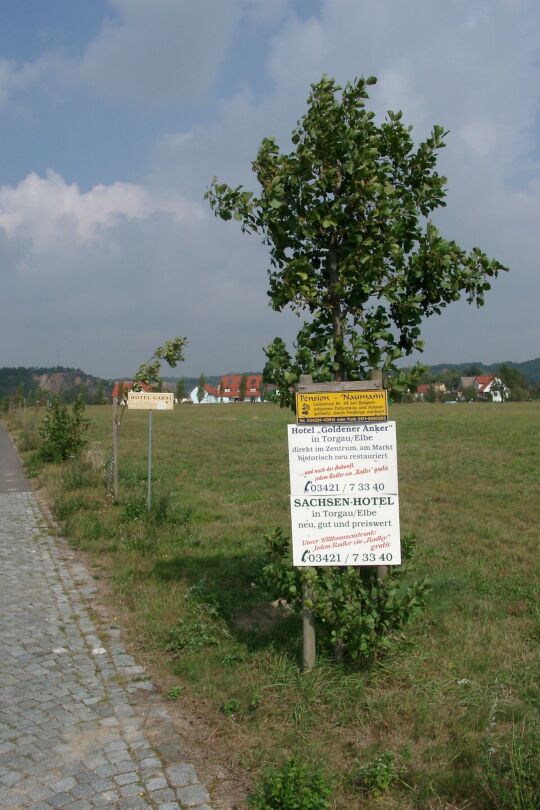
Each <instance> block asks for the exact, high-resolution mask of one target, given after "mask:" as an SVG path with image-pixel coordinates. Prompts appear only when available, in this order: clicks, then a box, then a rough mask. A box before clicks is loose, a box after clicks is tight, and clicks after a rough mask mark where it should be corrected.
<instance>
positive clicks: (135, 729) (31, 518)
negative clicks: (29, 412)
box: [0, 427, 211, 810]
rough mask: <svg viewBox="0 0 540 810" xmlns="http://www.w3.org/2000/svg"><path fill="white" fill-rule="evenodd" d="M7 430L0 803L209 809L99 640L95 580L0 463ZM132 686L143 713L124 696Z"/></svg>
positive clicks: (134, 679)
mask: <svg viewBox="0 0 540 810" xmlns="http://www.w3.org/2000/svg"><path fill="white" fill-rule="evenodd" d="M2 433H4V431H3V428H1V427H0V434H2ZM6 438H7V437H6V436H5V433H4V435H3V436H1V435H0V453H2V455H3V456H4V461H3V467H2V465H0V472H1V475H2V477H3V479H4V483H5V481H8V482H9V486H5V485H4V486H1V483H2V482H0V807H1V808H2V810H14V809H15V808H32V809H33V810H49V808H57V807H64V808H67V809H68V810H90V808H97V807H111V808H117V810H138V808H159V810H173V809H174V810H176V808H192V810H211V809H210V806H209V801H210V800H209V796H208V792H207V790H206V789H205V787H204V786H203V785H201V784H200V783H199V781H198V779H197V775H196V772H195V769H194V768H193V766H192V765H191V764H189V763H186V762H184V761H183V757H182V748H181V743H180V741H179V739H178V737H177V736H176V735H175V733H174V729H172V726H171V724H170V721H168V716H167V711H166V708H165V707H164V706H163V704H162V703H161V701H160V700H159V698H157V696H154V695H153V693H152V684H151V683H150V682H149V681H148V679H147V678H146V676H145V674H144V671H143V670H142V668H141V667H138V666H136V664H135V662H134V660H133V659H132V658H131V657H130V656H128V655H126V654H125V651H124V649H123V648H122V646H121V644H120V641H119V638H118V636H119V632H120V631H119V629H118V628H117V627H115V626H114V625H111V626H109V627H108V628H107V632H106V636H105V637H104V640H103V639H102V638H100V637H99V636H98V634H97V631H96V626H95V624H94V622H93V621H92V619H91V617H90V615H89V613H88V610H87V608H86V600H87V599H88V598H90V597H91V596H92V593H93V591H94V587H93V584H92V582H93V581H92V579H91V577H89V575H88V574H87V572H86V569H85V568H84V567H83V566H82V565H80V564H79V563H78V562H77V559H76V557H75V556H74V554H73V553H72V552H71V551H70V550H69V548H68V547H67V546H66V545H65V543H64V541H62V540H59V539H56V538H54V537H52V536H51V533H50V531H49V530H48V529H47V526H46V524H45V522H44V520H43V518H42V516H41V512H40V510H39V507H38V504H37V502H36V500H35V497H34V495H33V493H32V492H30V491H24V490H25V489H28V487H27V485H26V484H25V482H24V477H23V476H21V475H20V472H17V474H15V473H16V471H15V470H14V469H13V463H12V461H10V463H9V465H8V467H9V469H11V470H12V472H9V469H7V468H6V463H5V453H4V452H3V451H5V450H6V447H7V445H6V442H5V440H6ZM8 451H11V452H12V451H13V449H12V448H8ZM6 452H7V451H6ZM141 690H142V693H143V694H145V695H147V696H148V699H147V700H146V703H144V701H143V703H144V708H143V709H141V702H140V701H138V700H135V699H134V698H135V696H136V694H140V693H141ZM156 729H157V734H156ZM149 730H150V731H149ZM150 732H152V733H150ZM157 738H159V741H157ZM163 752H166V754H167V755H166V756H164V755H163Z"/></svg>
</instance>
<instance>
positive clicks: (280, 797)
mask: <svg viewBox="0 0 540 810" xmlns="http://www.w3.org/2000/svg"><path fill="white" fill-rule="evenodd" d="M331 793H332V788H331V785H330V784H329V783H328V781H327V780H326V778H325V776H324V774H322V773H321V772H320V771H319V770H315V768H313V767H308V766H306V765H303V764H301V763H299V762H297V761H296V760H295V759H289V760H288V761H287V762H286V763H285V765H283V767H282V768H280V769H279V770H273V769H272V770H268V771H267V772H266V774H265V776H264V778H263V782H262V785H261V786H260V787H259V789H258V790H257V791H256V792H255V793H254V794H253V795H252V796H250V798H249V807H250V808H251V810H327V808H329V807H330V795H331Z"/></svg>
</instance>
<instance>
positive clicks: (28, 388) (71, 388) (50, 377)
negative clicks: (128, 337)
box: [0, 366, 112, 402]
mask: <svg viewBox="0 0 540 810" xmlns="http://www.w3.org/2000/svg"><path fill="white" fill-rule="evenodd" d="M111 387H112V386H111V383H110V382H109V381H108V380H103V379H101V378H100V377H93V376H92V375H91V374H86V373H85V372H84V371H81V369H80V368H64V367H63V366H55V367H54V368H25V367H24V366H18V367H13V368H8V367H4V368H0V399H7V398H9V397H14V396H22V397H24V399H26V400H29V401H34V400H36V399H39V398H40V397H43V396H44V395H46V394H51V395H53V396H55V397H60V398H61V399H63V400H65V401H66V402H72V401H73V400H74V399H75V398H76V397H77V395H78V394H79V393H81V392H82V393H83V394H84V396H85V399H86V401H87V402H95V401H97V399H98V398H102V397H104V396H107V395H108V394H109V393H110V391H111Z"/></svg>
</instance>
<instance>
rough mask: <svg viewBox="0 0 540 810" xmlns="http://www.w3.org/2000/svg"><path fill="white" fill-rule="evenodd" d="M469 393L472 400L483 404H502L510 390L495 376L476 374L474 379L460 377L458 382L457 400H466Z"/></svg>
mask: <svg viewBox="0 0 540 810" xmlns="http://www.w3.org/2000/svg"><path fill="white" fill-rule="evenodd" d="M467 392H471V394H472V395H473V398H474V399H476V400H480V401H482V400H483V401H485V402H503V397H504V399H508V397H509V396H510V389H509V388H508V387H507V386H506V385H505V384H504V383H503V381H502V380H501V379H500V377H496V376H495V374H478V375H476V376H475V377H461V378H460V381H459V390H458V399H460V400H464V399H466V398H467Z"/></svg>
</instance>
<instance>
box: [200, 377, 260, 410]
mask: <svg viewBox="0 0 540 810" xmlns="http://www.w3.org/2000/svg"><path fill="white" fill-rule="evenodd" d="M262 387H263V381H262V374H225V375H224V376H223V377H222V378H221V380H220V381H219V384H218V385H217V386H216V387H214V386H213V385H208V384H206V385H205V386H204V389H203V397H202V399H201V400H200V401H199V386H196V387H195V388H194V389H193V391H191V393H190V395H189V398H190V399H191V401H192V402H193V403H194V404H195V405H199V404H201V405H208V404H213V403H230V402H262Z"/></svg>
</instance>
